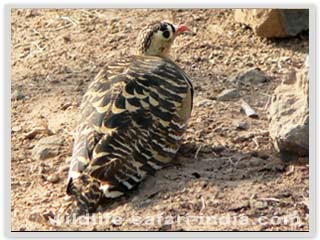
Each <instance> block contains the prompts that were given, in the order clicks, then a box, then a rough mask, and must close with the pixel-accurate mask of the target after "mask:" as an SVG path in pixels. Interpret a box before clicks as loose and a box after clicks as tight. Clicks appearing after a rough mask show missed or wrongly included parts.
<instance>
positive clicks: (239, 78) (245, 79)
mask: <svg viewBox="0 0 320 240" xmlns="http://www.w3.org/2000/svg"><path fill="white" fill-rule="evenodd" d="M229 81H230V82H232V83H235V84H238V85H246V84H259V83H265V82H268V81H270V78H269V77H268V76H267V75H266V74H265V73H264V72H263V71H261V70H260V69H259V68H252V69H249V70H246V71H244V72H241V73H238V74H236V75H235V76H233V77H231V79H230V80H229Z"/></svg>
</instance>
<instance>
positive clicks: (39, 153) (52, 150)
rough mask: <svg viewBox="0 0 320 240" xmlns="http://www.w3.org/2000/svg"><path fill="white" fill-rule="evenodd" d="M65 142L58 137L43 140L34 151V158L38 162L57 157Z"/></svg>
mask: <svg viewBox="0 0 320 240" xmlns="http://www.w3.org/2000/svg"><path fill="white" fill-rule="evenodd" d="M63 141H64V140H63V138H61V137H60V136H57V135H53V136H49V137H44V138H41V139H40V140H39V141H38V142H37V144H36V145H35V147H34V148H33V150H32V157H33V158H34V159H36V160H45V159H47V158H51V157H55V156H57V155H58V154H59V147H60V146H61V145H62V144H63Z"/></svg>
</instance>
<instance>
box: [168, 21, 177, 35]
mask: <svg viewBox="0 0 320 240" xmlns="http://www.w3.org/2000/svg"><path fill="white" fill-rule="evenodd" d="M168 24H169V25H170V27H171V28H172V32H173V33H175V32H176V29H175V28H174V26H173V25H172V24H171V23H168Z"/></svg>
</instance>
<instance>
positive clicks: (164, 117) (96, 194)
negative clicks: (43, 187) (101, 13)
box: [67, 22, 193, 212]
mask: <svg viewBox="0 0 320 240" xmlns="http://www.w3.org/2000/svg"><path fill="white" fill-rule="evenodd" d="M185 31H189V29H188V28H187V27H186V26H179V27H177V26H174V25H172V24H170V23H167V22H154V23H152V24H150V25H148V26H147V27H146V28H144V29H143V30H142V31H141V33H140V35H139V40H138V52H139V54H138V55H135V56H130V57H127V58H122V59H119V60H117V61H115V62H113V63H111V64H108V65H107V66H105V67H104V69H103V70H101V71H100V73H98V75H97V76H96V77H95V79H94V81H93V82H92V83H91V84H90V86H89V89H88V91H87V93H86V94H85V95H84V97H83V101H82V104H81V119H80V122H79V125H78V127H77V129H76V135H75V141H74V148H73V155H72V158H71V164H70V170H69V177H68V186H67V194H69V195H72V196H73V198H74V199H75V203H76V204H77V205H78V208H79V209H80V211H86V212H92V211H94V210H95V209H96V207H97V205H98V203H99V201H100V200H101V199H103V198H116V197H119V196H122V195H124V194H125V193H127V192H128V191H129V190H131V189H132V188H134V187H135V186H137V185H138V183H139V182H141V181H142V180H143V179H145V177H146V176H147V175H148V174H153V173H154V172H155V171H156V170H158V169H161V168H162V167H164V166H165V165H167V164H168V163H169V162H170V161H171V160H172V159H173V158H174V156H175V154H176V153H177V151H178V149H179V147H180V144H181V138H182V134H183V133H184V131H185V128H186V122H187V120H188V118H189V117H190V114H191V110H192V98H193V88H192V83H191V80H190V78H189V77H188V76H187V74H186V73H185V72H184V71H183V70H182V69H181V68H180V67H179V66H178V65H177V64H175V63H174V62H173V61H172V60H170V59H169V57H168V54H169V49H170V47H171V45H172V43H173V41H174V40H175V38H176V37H177V36H178V35H179V34H180V33H182V32H185Z"/></svg>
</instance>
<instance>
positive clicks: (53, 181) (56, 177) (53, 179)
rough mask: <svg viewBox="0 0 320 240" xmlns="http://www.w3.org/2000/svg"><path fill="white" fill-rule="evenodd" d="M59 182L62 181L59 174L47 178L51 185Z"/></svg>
mask: <svg viewBox="0 0 320 240" xmlns="http://www.w3.org/2000/svg"><path fill="white" fill-rule="evenodd" d="M59 180H60V177H59V175H58V174H52V175H50V176H49V177H48V178H47V181H48V182H50V183H57V182H59Z"/></svg>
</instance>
